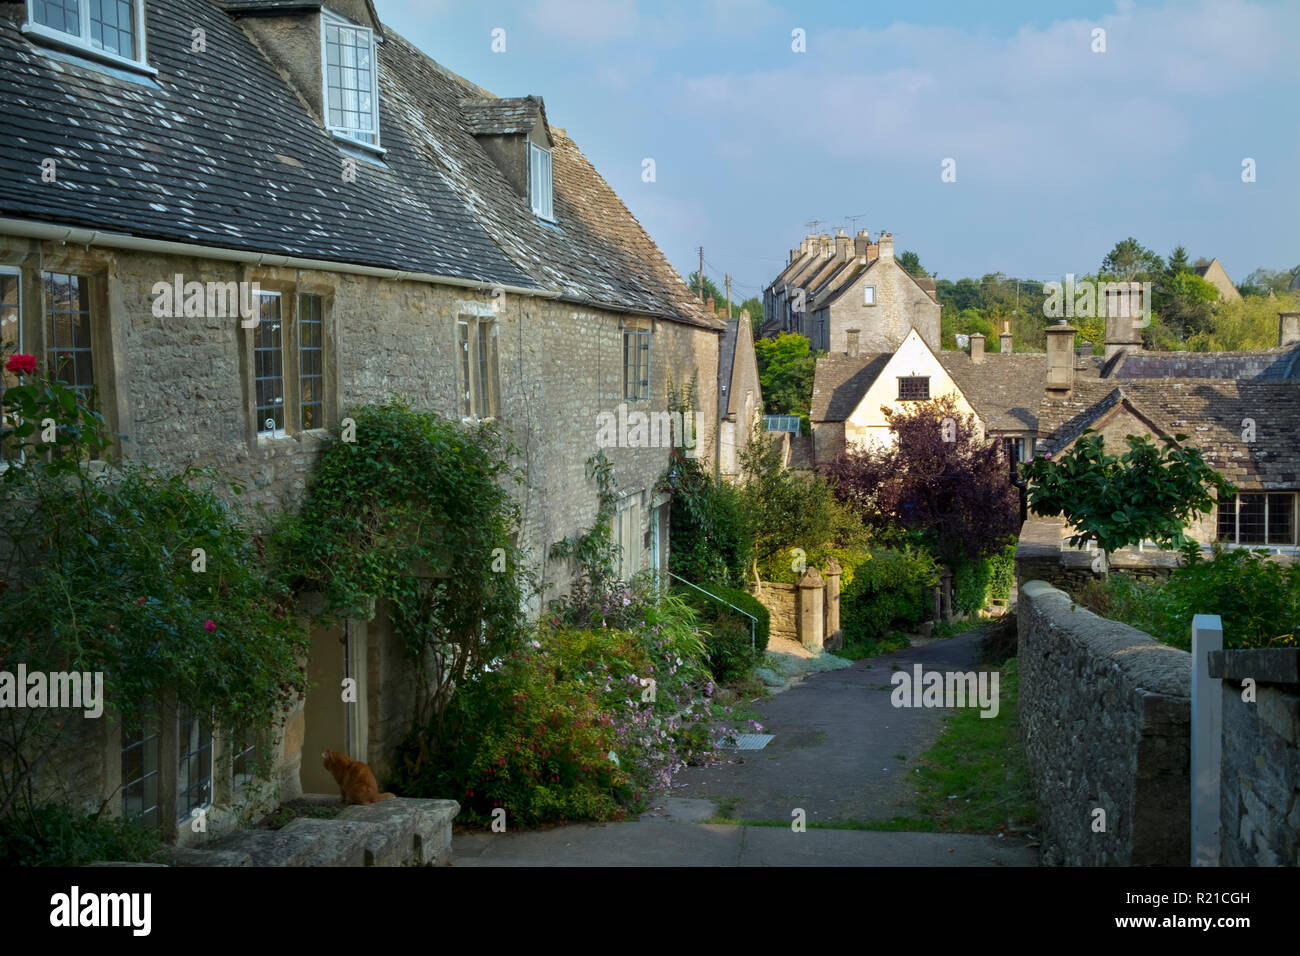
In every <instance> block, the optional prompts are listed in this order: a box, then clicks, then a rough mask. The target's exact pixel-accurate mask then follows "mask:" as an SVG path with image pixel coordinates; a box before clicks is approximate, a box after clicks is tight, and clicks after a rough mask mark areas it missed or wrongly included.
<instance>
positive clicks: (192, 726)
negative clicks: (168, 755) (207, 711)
mask: <svg viewBox="0 0 1300 956" xmlns="http://www.w3.org/2000/svg"><path fill="white" fill-rule="evenodd" d="M177 723H178V727H177V734H178V743H179V747H180V760H179V762H178V763H177V766H176V797H177V800H176V809H177V812H178V814H179V817H178V819H180V820H188V819H189V818H190V811H191V810H193V809H195V808H196V807H203V806H207V805H208V804H210V803H211V802H212V724H211V722H210V721H209V720H207V719H206V718H203V717H199V716H196V715H194V714H192V713H190V712H189V710H188V709H187V708H184V707H182V708H181V710H180V713H179V714H178V715H177Z"/></svg>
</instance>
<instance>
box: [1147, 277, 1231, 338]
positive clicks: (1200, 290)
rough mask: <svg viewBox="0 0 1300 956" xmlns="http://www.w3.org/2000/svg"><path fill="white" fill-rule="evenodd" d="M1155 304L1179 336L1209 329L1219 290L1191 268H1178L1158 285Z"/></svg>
mask: <svg viewBox="0 0 1300 956" xmlns="http://www.w3.org/2000/svg"><path fill="white" fill-rule="evenodd" d="M1152 298H1153V300H1154V301H1153V302H1152V307H1153V308H1154V309H1155V311H1156V312H1157V313H1158V314H1159V316H1160V318H1161V319H1162V320H1163V321H1164V324H1165V325H1166V326H1167V327H1168V328H1169V329H1170V330H1172V331H1173V332H1174V333H1175V334H1176V335H1177V336H1178V337H1179V338H1181V339H1186V338H1187V337H1188V336H1191V335H1195V334H1196V333H1198V332H1206V331H1208V330H1209V329H1210V325H1211V323H1212V321H1213V318H1214V311H1215V307H1216V306H1217V305H1218V303H1219V290H1218V289H1216V288H1215V287H1214V286H1213V285H1211V284H1210V283H1208V282H1206V281H1205V280H1204V279H1202V278H1201V277H1200V276H1198V275H1197V274H1196V273H1195V272H1192V271H1191V270H1188V271H1185V272H1176V273H1173V274H1172V275H1170V276H1168V277H1167V278H1165V279H1164V280H1163V281H1162V282H1160V283H1159V285H1157V286H1156V288H1155V290H1154V292H1153V295H1152Z"/></svg>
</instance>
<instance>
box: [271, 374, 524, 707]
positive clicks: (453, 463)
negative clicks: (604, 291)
mask: <svg viewBox="0 0 1300 956" xmlns="http://www.w3.org/2000/svg"><path fill="white" fill-rule="evenodd" d="M350 417H351V418H352V420H353V422H354V423H355V441H343V440H340V441H337V442H335V443H334V444H333V445H332V446H331V447H330V448H329V449H328V450H327V451H326V452H325V453H324V454H323V455H322V456H321V458H320V461H319V463H318V465H317V468H316V472H315V475H314V477H313V480H312V482H311V486H310V488H309V490H308V493H307V497H306V501H305V504H304V506H303V509H302V511H301V512H300V513H299V514H298V515H297V516H296V517H294V518H293V519H291V520H290V521H288V522H287V523H286V524H285V525H284V526H283V527H282V528H281V529H280V530H279V533H278V535H277V540H278V542H279V544H280V546H281V547H282V548H283V549H284V553H285V555H286V558H285V560H286V567H287V568H288V576H289V579H290V583H291V584H292V586H293V587H294V588H295V589H297V590H307V591H311V590H316V591H320V592H322V593H323V594H324V595H325V598H326V607H325V611H324V612H323V613H324V616H326V617H334V618H339V617H347V616H350V615H356V616H363V617H369V616H370V614H371V613H372V611H371V607H372V606H373V605H374V603H375V602H376V601H379V600H381V599H383V600H387V601H388V602H389V606H390V608H391V617H392V622H393V627H394V630H395V632H396V634H397V636H398V637H399V638H400V639H401V641H402V642H403V644H404V645H405V647H406V650H407V652H408V654H409V656H410V659H411V662H412V665H413V667H414V668H415V671H416V675H417V678H418V684H419V686H420V687H421V688H423V689H425V690H424V692H422V693H421V694H420V695H418V699H417V706H416V712H415V714H414V715H413V717H414V725H415V726H425V725H426V724H427V723H428V722H429V721H430V720H433V721H435V722H436V721H437V720H439V719H440V717H441V715H442V714H443V712H444V711H445V709H446V706H447V702H448V701H449V700H450V697H451V694H452V693H453V691H454V689H455V687H456V686H457V685H459V684H461V683H463V682H464V680H465V679H466V677H467V675H471V674H477V673H480V672H481V671H482V670H483V669H484V668H485V667H487V666H489V665H491V664H492V662H493V661H496V660H499V659H502V658H504V657H505V656H506V655H507V654H509V653H510V652H511V651H513V650H515V649H516V648H517V647H519V646H520V644H521V642H522V640H523V634H524V630H525V626H526V624H525V618H524V605H525V601H526V600H527V598H528V597H530V596H531V593H532V592H531V590H530V587H531V579H530V575H529V574H528V572H527V569H526V562H525V559H524V555H523V553H522V552H521V550H520V549H519V547H518V545H517V538H518V531H519V512H518V507H517V505H516V503H515V501H514V499H513V498H512V496H511V494H510V486H511V485H512V484H514V483H516V482H519V481H521V480H522V476H521V474H520V473H519V471H518V469H517V468H515V467H514V466H512V465H511V464H510V462H509V459H510V455H511V454H512V451H513V450H512V449H511V448H510V447H509V445H508V444H507V443H506V442H505V441H504V439H503V438H502V436H501V433H500V430H499V428H498V427H497V426H496V425H495V424H493V423H486V422H485V423H479V424H474V425H465V424H462V423H460V422H452V421H448V420H446V419H443V418H441V417H439V416H438V415H437V414H436V413H434V412H427V411H417V410H415V409H413V408H412V407H411V406H409V405H408V404H406V403H405V402H403V401H401V400H400V399H392V400H390V401H388V402H387V403H385V404H383V405H368V406H365V407H363V408H358V409H356V410H355V411H353V412H351V414H350ZM340 437H341V435H340Z"/></svg>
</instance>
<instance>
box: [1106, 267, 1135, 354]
mask: <svg viewBox="0 0 1300 956" xmlns="http://www.w3.org/2000/svg"><path fill="white" fill-rule="evenodd" d="M1134 284H1135V285H1137V287H1138V290H1139V291H1138V292H1137V293H1136V294H1135V293H1133V292H1131V291H1128V292H1124V291H1119V292H1116V293H1115V294H1111V293H1108V292H1105V291H1103V293H1102V295H1103V296H1104V298H1103V301H1104V302H1105V308H1106V338H1105V340H1104V354H1105V357H1106V359H1108V360H1109V359H1110V357H1111V356H1112V355H1114V354H1115V353H1116V352H1119V351H1120V350H1122V349H1128V351H1130V352H1140V351H1141V350H1142V336H1141V335H1140V334H1138V327H1137V324H1136V323H1137V322H1138V321H1140V320H1141V317H1142V293H1141V291H1140V290H1141V288H1142V285H1141V283H1134ZM1131 288H1132V286H1131V285H1130V289H1131ZM1097 304H1098V306H1101V305H1102V303H1101V302H1099V303H1097Z"/></svg>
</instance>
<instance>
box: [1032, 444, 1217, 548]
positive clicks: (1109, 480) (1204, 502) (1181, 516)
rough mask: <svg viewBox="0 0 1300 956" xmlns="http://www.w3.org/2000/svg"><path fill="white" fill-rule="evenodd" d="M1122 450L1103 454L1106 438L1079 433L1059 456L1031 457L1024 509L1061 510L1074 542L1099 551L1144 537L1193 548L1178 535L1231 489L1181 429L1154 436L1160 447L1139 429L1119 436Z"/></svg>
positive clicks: (1165, 545)
mask: <svg viewBox="0 0 1300 956" xmlns="http://www.w3.org/2000/svg"><path fill="white" fill-rule="evenodd" d="M1124 440H1125V442H1126V443H1127V444H1128V451H1126V452H1125V453H1124V454H1123V455H1108V454H1107V453H1106V440H1105V438H1104V437H1102V436H1101V435H1099V434H1097V433H1096V432H1094V431H1092V430H1091V429H1089V430H1087V431H1085V432H1084V433H1083V434H1082V435H1081V436H1080V437H1079V439H1078V441H1076V442H1075V444H1074V446H1073V447H1071V448H1070V450H1069V451H1067V452H1066V453H1065V454H1063V455H1061V456H1060V457H1059V458H1057V459H1055V460H1052V459H1051V457H1050V456H1044V457H1042V458H1035V459H1034V460H1033V461H1030V462H1027V463H1026V464H1025V465H1023V466H1022V474H1023V475H1024V476H1025V478H1026V479H1027V480H1028V482H1029V507H1030V508H1031V509H1032V510H1033V511H1034V512H1035V513H1036V514H1040V515H1049V516H1050V515H1061V516H1063V517H1064V518H1065V519H1066V521H1068V522H1069V523H1070V524H1071V525H1072V526H1073V527H1074V529H1075V530H1076V533H1075V534H1074V535H1073V536H1072V537H1071V538H1070V543H1071V544H1074V545H1080V544H1084V543H1086V542H1088V541H1094V542H1096V544H1097V547H1098V548H1099V549H1100V550H1101V552H1102V554H1101V560H1102V562H1103V564H1102V567H1103V569H1104V568H1105V563H1104V562H1105V560H1106V555H1107V554H1109V553H1110V552H1113V551H1116V550H1118V549H1120V548H1124V547H1127V546H1129V545H1134V544H1138V543H1140V542H1142V541H1152V542H1154V543H1155V544H1156V545H1157V546H1158V547H1161V548H1169V549H1184V548H1189V547H1193V548H1194V547H1196V543H1195V542H1194V541H1192V540H1191V539H1189V538H1188V537H1187V535H1186V528H1187V524H1188V522H1189V521H1190V520H1191V519H1192V517H1193V516H1195V515H1196V514H1208V513H1209V512H1210V511H1211V510H1212V509H1213V508H1214V502H1215V496H1214V494H1212V493H1211V492H1214V493H1217V495H1218V496H1219V497H1220V498H1222V497H1224V496H1226V495H1231V494H1235V492H1236V489H1235V488H1234V487H1233V486H1232V485H1231V484H1229V483H1228V481H1227V480H1226V479H1224V477H1223V476H1222V475H1220V474H1219V473H1218V472H1216V471H1215V470H1214V469H1213V468H1211V467H1210V466H1209V465H1208V464H1206V462H1205V458H1204V456H1202V454H1201V452H1200V450H1199V449H1197V448H1193V447H1188V446H1184V445H1183V444H1182V442H1185V441H1186V440H1187V436H1186V435H1175V436H1173V437H1172V438H1170V437H1169V436H1167V435H1165V436H1162V437H1161V440H1162V441H1163V442H1164V446H1165V447H1164V448H1161V447H1159V446H1157V445H1156V444H1155V443H1154V442H1152V441H1151V439H1150V438H1148V437H1147V436H1145V435H1141V436H1135V435H1130V436H1128V437H1127V438H1125V439H1124Z"/></svg>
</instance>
